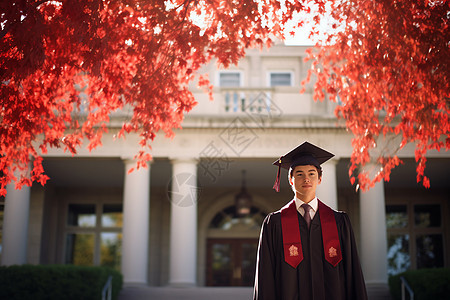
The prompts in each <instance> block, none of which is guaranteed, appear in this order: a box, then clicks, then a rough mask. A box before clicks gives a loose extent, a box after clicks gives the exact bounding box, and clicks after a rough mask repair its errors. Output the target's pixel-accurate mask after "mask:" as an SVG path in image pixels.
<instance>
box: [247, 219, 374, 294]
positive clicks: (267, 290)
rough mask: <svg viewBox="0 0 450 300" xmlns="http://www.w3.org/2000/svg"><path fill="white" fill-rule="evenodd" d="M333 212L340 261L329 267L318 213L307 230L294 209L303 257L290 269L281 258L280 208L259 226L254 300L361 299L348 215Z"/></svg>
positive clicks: (363, 291) (362, 285)
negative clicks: (340, 255)
mask: <svg viewBox="0 0 450 300" xmlns="http://www.w3.org/2000/svg"><path fill="white" fill-rule="evenodd" d="M333 212H334V216H335V219H336V224H337V229H338V235H339V241H340V244H341V250H342V260H341V261H340V262H339V263H338V264H337V265H336V267H333V266H332V265H331V264H330V263H329V262H327V261H326V260H325V256H324V247H323V242H322V228H321V223H320V215H319V212H317V213H316V214H315V215H314V218H313V219H312V220H311V225H310V228H309V230H308V227H307V225H306V221H305V220H304V219H303V217H302V215H301V214H300V213H298V212H297V215H298V223H299V226H300V236H301V242H302V250H303V260H302V261H301V262H300V264H299V265H298V266H297V268H293V267H292V266H290V265H289V264H288V263H286V262H285V260H284V252H283V235H282V231H281V211H277V212H274V213H271V214H269V215H268V216H267V217H266V218H265V220H264V222H263V225H262V229H261V235H260V239H259V247H258V257H257V263H256V275H255V289H254V294H253V299H254V300H322V299H324V300H325V299H327V300H328V299H333V300H365V299H367V293H366V286H365V282H364V278H363V274H362V271H361V266H360V262H359V258H358V253H357V249H356V243H355V237H354V234H353V229H352V226H351V224H350V219H349V218H348V215H347V214H346V213H344V212H336V211H333Z"/></svg>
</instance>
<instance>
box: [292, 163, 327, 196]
mask: <svg viewBox="0 0 450 300" xmlns="http://www.w3.org/2000/svg"><path fill="white" fill-rule="evenodd" d="M321 180H322V178H319V173H318V172H317V169H316V167H315V166H313V165H305V166H296V167H295V168H294V169H293V170H292V176H290V177H289V183H290V184H291V186H292V189H293V190H294V192H295V193H296V196H297V198H299V199H300V200H302V201H304V202H309V201H311V200H312V199H313V198H314V197H315V195H316V189H317V185H318V184H320V182H321Z"/></svg>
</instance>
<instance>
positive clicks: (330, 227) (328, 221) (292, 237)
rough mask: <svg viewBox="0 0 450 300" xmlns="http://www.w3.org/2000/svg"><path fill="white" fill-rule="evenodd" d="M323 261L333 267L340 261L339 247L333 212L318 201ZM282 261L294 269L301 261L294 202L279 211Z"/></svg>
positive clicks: (300, 242)
mask: <svg viewBox="0 0 450 300" xmlns="http://www.w3.org/2000/svg"><path fill="white" fill-rule="evenodd" d="M318 203H319V205H318V213H319V216H320V224H321V227H322V239H323V250H324V253H325V260H326V261H328V262H329V263H330V264H331V265H333V266H334V267H335V266H336V265H337V264H338V263H339V262H340V261H341V260H342V251H341V245H340V243H339V235H338V230H337V225H336V219H335V217H334V212H333V210H332V209H331V208H330V207H328V206H327V205H325V204H323V203H322V201H320V200H318ZM281 229H282V232H283V249H284V259H285V261H286V262H287V263H288V264H290V265H291V266H292V267H294V268H296V267H297V266H298V264H300V262H301V261H302V260H303V250H302V240H301V237H300V226H299V224H298V215H297V207H296V205H295V200H292V201H291V203H289V204H288V205H286V206H285V207H283V208H282V209H281Z"/></svg>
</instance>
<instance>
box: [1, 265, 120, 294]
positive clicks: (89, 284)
mask: <svg viewBox="0 0 450 300" xmlns="http://www.w3.org/2000/svg"><path fill="white" fill-rule="evenodd" d="M109 275H112V276H113V280H112V284H113V285H112V288H113V290H112V299H117V297H118V295H119V292H120V290H121V289H122V280H123V279H122V274H120V273H119V272H118V271H116V270H113V269H110V268H105V267H83V266H73V265H21V266H17V265H15V266H2V267H0V299H10V300H22V299H23V300H29V299H33V300H40V299H46V300H53V299H54V300H57V299H58V300H60V299H66V300H72V299H73V300H75V299H76V300H80V299H85V300H89V299H92V300H94V299H95V300H99V299H101V294H102V289H103V286H104V285H105V283H106V281H107V280H108V277H109Z"/></svg>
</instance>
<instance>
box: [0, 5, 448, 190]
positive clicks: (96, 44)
mask: <svg viewBox="0 0 450 300" xmlns="http://www.w3.org/2000/svg"><path fill="white" fill-rule="evenodd" d="M308 3H315V4H316V5H317V6H318V11H317V15H316V19H317V20H319V19H320V16H321V15H323V14H324V13H325V9H324V8H325V1H321V0H305V1H303V2H298V1H277V0H261V1H256V0H254V1H234V0H229V1H222V0H215V1H205V0H203V1H202V0H196V1H193V0H192V1H189V0H185V1H181V0H172V1H156V0H155V1H137V0H126V1H123V0H111V1H103V0H89V1H75V0H64V1H45V0H35V1H32V0H15V1H3V2H2V3H1V4H0V26H1V33H0V58H1V59H0V69H1V72H0V84H1V87H0V103H1V111H0V124H1V127H0V140H1V144H0V170H1V172H2V173H3V176H2V177H1V178H0V195H2V194H3V195H4V194H5V189H4V187H5V186H6V185H7V184H8V183H10V182H11V180H16V181H17V185H18V186H19V187H20V186H21V185H23V184H27V185H30V184H31V182H32V181H38V182H40V183H42V184H44V183H45V181H46V180H47V177H46V176H45V174H44V172H43V169H42V158H41V156H40V155H41V154H45V153H46V151H47V148H48V147H62V148H64V149H65V150H67V151H70V152H71V153H73V154H75V153H76V151H77V149H78V148H79V147H80V146H81V144H82V141H83V140H84V139H87V140H89V145H88V148H89V149H93V148H95V147H97V146H99V145H101V139H102V133H104V132H106V131H107V123H108V121H109V115H110V114H111V113H112V112H114V111H116V110H120V109H122V108H124V107H125V106H127V107H131V108H132V109H133V115H132V117H131V118H130V120H128V121H127V122H125V123H124V124H123V126H122V129H121V131H120V133H119V136H123V135H125V134H127V133H130V132H136V133H138V134H139V135H140V136H141V142H140V144H141V146H142V151H140V152H139V153H137V155H136V156H137V158H138V161H139V163H138V166H142V164H143V163H144V162H145V161H146V160H148V159H149V158H150V156H149V147H150V143H151V141H152V140H153V138H154V137H155V134H156V132H158V131H160V130H162V131H164V132H165V133H166V135H168V136H171V135H173V132H172V129H173V128H177V127H180V124H181V121H182V119H183V115H184V113H186V112H188V111H189V110H190V109H191V108H192V107H193V106H194V105H195V100H194V98H193V95H192V93H191V92H190V91H189V90H188V88H187V86H188V83H189V82H191V81H192V80H194V79H195V77H196V71H197V70H198V69H199V68H200V67H201V66H202V65H203V64H205V63H207V62H209V61H210V60H211V59H212V58H217V60H218V62H219V64H221V65H223V66H228V65H229V64H231V63H237V61H238V60H239V59H240V58H241V57H243V56H244V54H245V49H246V48H248V47H256V46H260V47H262V46H263V45H266V44H267V45H270V42H271V39H270V37H272V36H277V35H281V33H282V32H283V27H284V24H285V23H286V22H287V21H288V20H289V19H291V18H292V16H293V15H294V13H295V12H298V11H302V10H303V11H306V12H308V11H309V8H308V6H306V4H308ZM330 3H333V6H334V9H335V11H334V12H333V17H335V18H336V19H337V20H339V21H344V24H345V30H344V31H342V32H340V33H338V34H335V35H334V36H333V37H331V36H330V40H329V42H328V43H326V44H325V45H323V48H321V50H320V51H319V52H318V53H316V54H315V58H316V59H317V61H316V62H315V63H314V66H316V67H317V66H319V65H322V69H319V68H315V69H314V70H315V71H316V73H317V75H318V81H317V85H316V95H317V96H319V97H320V95H321V94H322V92H323V91H325V92H327V93H329V94H330V95H331V97H332V99H333V97H335V96H337V95H339V97H340V100H341V101H342V103H343V105H342V106H341V107H340V108H339V113H340V116H342V117H343V118H345V119H346V120H347V126H348V128H349V129H350V130H352V131H353V132H354V133H355V139H354V147H355V149H356V150H355V151H354V153H353V155H352V162H353V166H352V169H351V170H352V171H353V170H354V168H355V166H357V165H358V164H364V163H365V162H367V161H368V154H369V150H370V149H372V148H373V142H374V141H376V138H377V137H378V136H381V135H382V134H384V133H390V132H394V133H402V134H403V143H406V142H410V141H413V142H414V141H422V143H419V146H418V147H419V148H418V149H419V151H418V158H419V161H420V163H419V166H421V168H422V169H423V167H422V166H423V165H424V162H425V161H424V157H425V151H426V149H430V148H439V147H442V144H441V143H439V142H437V140H438V139H439V137H440V136H441V135H442V130H443V131H444V133H446V134H448V119H447V116H448V105H447V104H446V101H448V75H446V74H444V73H445V72H448V61H447V60H446V59H448V55H447V56H445V54H446V53H447V52H448V43H447V44H446V46H445V45H444V46H442V44H440V42H441V41H442V40H443V39H445V33H446V31H445V29H448V17H447V16H446V15H445V14H444V15H443V14H442V10H446V9H447V10H448V3H447V2H444V3H443V4H442V3H441V2H439V3H438V2H430V3H425V2H420V3H418V4H415V2H414V1H412V0H411V1H403V2H402V3H400V4H397V5H398V6H399V7H398V8H395V10H394V12H395V11H401V12H402V14H404V16H403V17H402V18H400V20H401V21H398V20H397V18H398V15H396V14H395V13H394V12H392V11H390V10H389V9H390V8H389V7H388V6H389V3H384V2H383V3H381V4H372V3H370V2H369V1H362V2H357V1H355V2H354V3H353V2H351V1H348V2H345V3H341V2H338V1H330ZM304 5H305V6H304ZM408 5H409V6H408ZM378 6H379V7H378ZM400 6H401V7H400ZM383 9H384V10H383ZM422 9H424V10H425V11H426V13H422V12H421V10H422ZM361 12H364V15H359V14H358V13H361ZM396 20H397V21H396ZM377 22H378V23H377ZM391 22H394V23H395V24H397V25H392V24H390V23H391ZM380 24H383V26H384V30H383V29H380V28H383V26H381V25H380ZM400 25H401V26H400ZM417 25H419V26H417ZM422 25H423V26H422ZM402 26H403V27H402ZM439 26H441V27H439ZM398 29H401V32H403V33H398V32H397V31H396V30H398ZM405 32H406V33H405ZM435 34H437V35H438V36H437V37H434V36H435ZM439 34H440V35H439ZM442 35H444V37H442ZM447 42H448V38H447ZM431 44H433V45H434V46H433V48H427V47H428V45H431ZM378 45H379V46H378ZM414 45H415V48H413V47H414ZM429 49H431V50H430V51H429ZM370 51H372V52H370ZM427 51H428V52H427ZM439 51H441V52H439ZM370 53H373V55H370ZM430 53H431V54H430ZM413 54H414V55H413ZM424 55H425V56H424ZM411 58H413V59H412V60H411ZM343 59H344V60H343ZM383 59H384V60H383ZM408 59H409V60H411V63H409V61H408ZM419 62H420V63H419ZM386 63H388V64H386ZM446 63H447V64H446ZM385 64H386V65H385ZM322 70H323V71H322ZM419 74H420V75H419ZM409 76H411V78H410V77H409ZM414 76H416V77H414ZM417 76H418V77H417ZM369 77H370V79H369ZM412 78H416V80H413V79H412ZM380 79H382V80H380ZM410 79H411V80H410ZM407 80H410V81H407ZM379 81H380V82H379ZM384 82H386V83H385V84H384ZM388 82H390V83H389V84H388ZM405 82H408V84H404V86H403V87H401V88H400V89H398V86H400V85H403V83H405ZM411 84H412V85H411ZM199 85H201V86H203V87H205V88H206V89H209V88H210V87H209V82H208V80H207V79H206V78H202V77H200V78H199ZM366 90H367V91H368V92H365V93H364V91H366ZM377 92H378V93H379V94H377ZM430 93H431V94H430ZM377 95H378V96H377ZM425 97H428V98H427V99H424V98H425ZM356 100H358V101H356ZM443 101H444V104H442V103H443ZM355 103H356V104H355ZM380 103H385V104H384V107H383V106H382V105H381V104H380ZM416 103H418V104H417V105H416ZM381 109H384V110H385V111H386V115H385V117H384V118H385V120H384V121H385V122H387V125H386V126H385V125H383V123H380V122H379V121H376V119H377V120H379V117H382V116H381V115H380V112H381ZM362 115H364V117H365V118H367V119H357V118H358V117H363V116H362ZM79 116H82V118H79ZM443 120H446V121H445V122H443ZM361 122H362V123H361ZM377 122H379V123H377ZM392 122H397V123H394V124H395V126H391V125H390V124H393V123H392ZM439 122H440V123H439ZM436 123H439V126H438V127H439V129H436V128H435V126H433V124H436ZM420 125H422V126H420ZM361 128H363V129H361ZM439 130H441V131H439ZM366 132H367V134H366ZM431 134H432V135H431ZM427 135H428V137H429V138H430V140H431V142H424V141H425V140H424V137H425V136H427ZM371 143H372V144H371ZM447 147H448V142H447ZM360 150H361V151H360ZM31 161H32V162H33V167H32V168H31V169H32V171H31V173H30V174H28V173H27V172H26V170H27V169H28V165H29V163H30V162H31ZM397 161H398V159H397V158H396V157H395V156H392V157H387V159H385V160H382V161H381V163H382V164H384V165H385V166H386V167H385V169H384V170H383V174H389V172H390V167H392V166H393V165H395V164H396V163H397ZM422 169H420V168H419V171H420V170H422ZM17 170H22V173H21V174H20V175H19V177H18V178H16V177H15V174H17V173H16V172H15V171H17ZM420 174H422V173H419V175H420ZM420 176H421V175H420ZM361 182H364V178H362V179H361Z"/></svg>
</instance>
